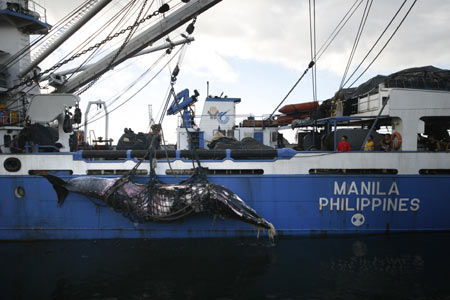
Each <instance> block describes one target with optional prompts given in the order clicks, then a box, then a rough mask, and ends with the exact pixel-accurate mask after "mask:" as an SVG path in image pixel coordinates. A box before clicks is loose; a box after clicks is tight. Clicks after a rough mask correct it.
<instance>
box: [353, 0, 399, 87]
mask: <svg viewBox="0 0 450 300" xmlns="http://www.w3.org/2000/svg"><path fill="white" fill-rule="evenodd" d="M407 1H408V0H404V1H403V3H402V4H401V5H400V7H399V9H398V10H397V11H396V12H395V14H394V16H393V17H392V18H391V20H390V21H389V23H388V25H387V26H386V28H384V30H383V32H382V33H381V34H380V36H379V37H378V39H377V40H376V41H375V43H374V44H373V46H372V47H371V48H370V50H369V51H368V52H367V54H366V56H364V58H363V59H362V60H361V62H360V63H359V65H358V66H357V67H356V69H355V70H354V71H353V72H352V74H351V75H350V77H349V78H348V79H347V81H345V83H344V86H345V85H346V84H347V83H348V82H349V81H350V79H351V78H352V77H353V75H355V73H356V72H357V71H358V70H359V68H360V67H361V66H362V64H363V63H364V62H365V61H366V59H367V57H368V56H369V55H370V53H372V50H373V49H374V48H375V46H376V45H377V44H378V42H379V41H380V40H381V38H382V37H383V35H384V34H385V33H386V31H387V30H388V29H389V27H390V26H391V24H392V22H393V21H394V20H395V19H396V18H397V16H398V14H399V13H400V11H401V10H402V8H403V6H404V5H405V4H406V2H407Z"/></svg>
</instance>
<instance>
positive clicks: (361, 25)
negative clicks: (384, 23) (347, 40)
mask: <svg viewBox="0 0 450 300" xmlns="http://www.w3.org/2000/svg"><path fill="white" fill-rule="evenodd" d="M372 3H373V0H367V2H366V6H365V7H364V12H363V14H362V17H361V22H360V23H359V27H358V31H357V32H356V36H355V41H354V42H353V47H352V50H351V51H350V56H349V58H348V61H347V66H346V67H345V71H344V74H343V75H342V80H341V84H340V85H339V90H341V89H342V87H343V86H344V81H345V78H346V77H347V74H348V71H349V69H350V66H351V64H352V61H353V58H354V56H355V53H356V49H357V48H358V44H359V41H360V40H361V36H362V33H363V31H364V27H365V25H366V22H367V19H368V17H369V12H370V9H371V8H372Z"/></svg>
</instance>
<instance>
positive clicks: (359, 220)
mask: <svg viewBox="0 0 450 300" xmlns="http://www.w3.org/2000/svg"><path fill="white" fill-rule="evenodd" d="M364 221H366V218H365V217H364V215H362V214H354V215H353V216H352V224H353V225H355V226H356V227H359V226H361V225H362V224H364Z"/></svg>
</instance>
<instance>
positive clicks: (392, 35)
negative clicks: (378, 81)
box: [349, 0, 417, 87]
mask: <svg viewBox="0 0 450 300" xmlns="http://www.w3.org/2000/svg"><path fill="white" fill-rule="evenodd" d="M416 2H417V0H414V2H413V3H412V4H411V6H410V7H409V9H408V11H407V12H406V14H405V15H404V16H403V18H402V20H401V21H400V23H399V24H398V26H397V27H396V28H395V30H394V32H393V33H392V34H391V36H390V37H389V39H388V40H387V41H386V43H385V44H384V45H383V47H382V48H381V50H380V51H379V52H378V54H377V55H376V56H375V57H374V58H373V59H372V61H371V62H370V63H369V65H368V66H367V67H366V68H365V69H364V71H363V72H362V73H361V74H360V75H359V76H358V77H357V78H356V79H355V80H354V81H353V83H352V84H350V85H349V87H352V86H353V85H354V84H355V83H356V82H357V81H358V80H359V79H360V78H361V76H363V75H364V73H366V71H367V70H368V69H369V68H370V67H371V66H372V64H373V63H374V62H375V60H377V58H378V57H379V56H380V55H381V53H382V52H383V50H384V49H385V48H386V46H387V45H388V44H389V42H390V41H391V40H392V38H393V37H394V35H395V34H396V33H397V31H398V30H399V29H400V27H401V26H402V24H403V22H404V21H405V19H406V17H408V15H409V13H410V12H411V10H412V9H413V7H414V5H415V4H416Z"/></svg>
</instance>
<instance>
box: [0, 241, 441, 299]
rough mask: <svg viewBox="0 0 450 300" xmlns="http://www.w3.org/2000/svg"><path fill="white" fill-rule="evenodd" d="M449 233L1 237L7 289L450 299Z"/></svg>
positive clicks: (55, 294)
mask: <svg viewBox="0 0 450 300" xmlns="http://www.w3.org/2000/svg"><path fill="white" fill-rule="evenodd" d="M449 237H450V234H411V235H409V234H408V235H391V236H368V237H358V238H353V237H352V238H350V237H328V238H296V239H279V240H276V241H275V244H271V243H270V242H269V241H267V240H266V239H259V240H256V239H254V238H248V239H195V240H193V239H191V240H108V241H58V242H33V243H0V262H1V273H0V274H1V275H0V287H1V291H2V297H1V298H2V299H221V300H224V299H450V284H449V283H448V282H450V281H449V278H450V269H449V268H450V255H449V253H450V251H449V250H450V239H449Z"/></svg>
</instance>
